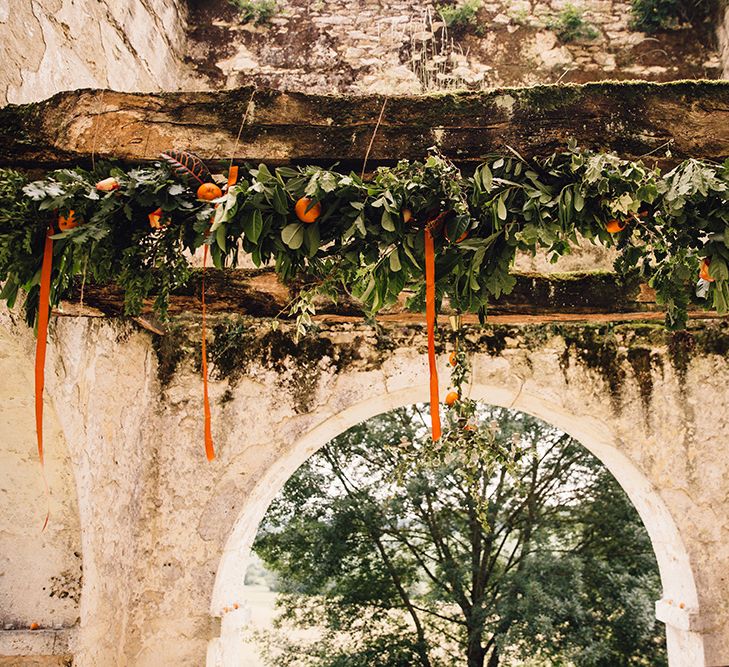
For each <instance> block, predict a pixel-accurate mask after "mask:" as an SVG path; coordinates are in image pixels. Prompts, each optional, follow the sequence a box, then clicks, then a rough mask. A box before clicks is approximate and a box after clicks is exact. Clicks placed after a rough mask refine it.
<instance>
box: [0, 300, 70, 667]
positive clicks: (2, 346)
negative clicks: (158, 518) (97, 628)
mask: <svg viewBox="0 0 729 667" xmlns="http://www.w3.org/2000/svg"><path fill="white" fill-rule="evenodd" d="M0 319H2V324H0V377H2V381H0V405H2V409H1V410H0V441H1V443H2V446H0V470H2V480H3V481H2V485H1V486H0V655H13V656H19V655H25V654H34V655H41V656H42V655H43V654H56V653H57V652H58V653H64V652H65V653H67V652H68V651H67V649H68V641H67V640H66V635H65V632H66V631H65V630H64V628H70V627H72V626H74V625H75V624H76V622H77V621H78V618H79V616H80V607H79V599H80V595H81V587H82V562H81V555H82V554H81V535H80V528H79V518H78V509H77V505H76V491H75V479H74V476H73V468H72V465H71V461H70V458H69V452H68V449H67V447H66V444H65V441H64V437H63V434H62V432H61V429H60V425H59V422H58V420H57V419H56V417H55V414H54V413H53V411H52V410H49V411H48V413H47V415H46V419H45V427H46V434H47V438H48V441H49V442H52V443H53V446H52V447H51V448H50V450H49V451H48V452H47V456H46V465H45V474H46V478H47V480H48V486H49V489H50V494H51V495H50V514H51V516H50V521H49V524H48V527H47V528H46V530H45V531H43V532H41V529H42V528H43V521H44V519H45V515H46V507H47V503H46V497H45V494H44V486H43V478H42V476H41V474H40V472H41V471H40V468H39V465H38V454H37V449H36V443H35V419H34V412H33V400H32V387H33V372H32V371H33V368H32V363H31V362H30V360H32V359H33V341H32V339H31V338H28V336H27V335H26V334H25V333H23V334H22V335H15V334H14V333H13V332H14V331H15V329H14V328H13V325H12V324H11V322H10V320H9V319H7V315H6V314H5V313H3V314H2V315H0ZM49 407H50V406H49ZM32 623H37V624H38V625H39V626H40V629H39V630H37V631H34V632H31V631H30V630H29V628H30V625H31V624H32ZM59 636H60V637H61V639H60V640H59ZM4 664H7V663H4ZM15 664H18V663H15ZM29 664H31V663H29Z"/></svg>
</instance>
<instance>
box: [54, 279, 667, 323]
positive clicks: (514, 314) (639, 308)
mask: <svg viewBox="0 0 729 667" xmlns="http://www.w3.org/2000/svg"><path fill="white" fill-rule="evenodd" d="M516 278H517V283H516V286H515V288H514V290H513V291H512V293H511V294H509V295H505V296H502V297H501V298H500V299H497V300H495V301H494V302H493V304H492V305H491V307H490V308H489V317H499V318H506V319H505V320H504V321H511V320H513V319H514V318H516V320H518V321H524V322H527V321H537V320H540V321H552V320H554V321H566V320H574V319H577V320H585V319H590V318H597V319H600V320H601V321H603V320H606V319H607V320H610V319H616V318H617V319H636V318H638V319H640V318H641V317H645V318H647V319H660V318H662V317H663V312H662V310H661V309H660V308H659V307H658V306H657V305H656V302H655V294H654V293H653V291H652V290H651V289H650V288H648V287H647V286H646V285H642V284H640V283H639V282H637V281H627V282H626V281H624V280H623V279H621V278H620V277H619V276H617V275H616V274H614V273H606V272H594V273H572V274H555V275H552V276H548V275H547V276H545V275H538V274H530V273H519V274H516ZM205 283H206V290H205V295H206V302H207V307H208V312H209V313H211V314H212V315H215V314H239V315H248V316H253V317H263V318H271V317H284V318H285V317H286V316H287V314H286V309H287V306H288V305H290V304H291V302H292V299H293V298H294V297H295V295H296V292H297V287H296V286H286V285H282V284H281V283H280V282H279V281H278V279H277V277H276V275H275V273H274V272H273V271H272V270H269V269H226V270H217V269H208V270H207V272H206V275H205ZM80 296H81V295H80V289H79V288H78V286H77V289H76V290H75V293H74V294H73V296H72V297H71V298H70V299H69V300H68V301H66V302H65V303H63V304H62V307H61V309H60V310H59V312H58V314H60V315H71V316H75V315H92V316H93V315H96V316H118V315H122V314H123V312H124V299H123V294H122V291H121V290H120V289H119V288H118V287H117V286H115V285H104V286H100V285H93V284H89V283H87V284H86V285H85V288H84V298H83V303H81V301H80ZM199 309H200V271H199V270H196V271H195V272H194V273H193V276H192V278H191V280H190V281H189V282H188V284H187V285H186V286H185V287H183V288H181V289H179V290H177V291H176V292H175V293H174V294H173V296H172V297H171V299H170V307H169V312H170V314H171V315H179V314H184V313H190V312H193V313H194V312H197V311H199ZM318 312H319V315H320V316H321V317H322V318H324V319H327V320H331V321H339V320H341V321H348V320H357V319H361V318H362V316H363V313H362V311H361V310H360V309H359V307H358V305H357V304H356V303H355V302H353V301H352V300H350V299H348V298H347V297H345V296H342V298H341V299H340V301H339V303H338V304H332V303H331V301H329V300H322V302H321V303H320V304H318ZM449 312H450V311H449V308H448V306H447V304H445V305H444V307H443V308H442V313H443V314H444V315H447V314H448V313H449ZM142 317H143V318H144V320H145V326H147V328H150V329H151V330H154V328H155V327H156V326H157V325H155V323H154V319H153V317H152V300H151V299H150V300H148V301H147V302H146V303H145V307H144V310H143V313H142ZM378 317H380V316H378ZM381 317H383V318H384V319H385V320H395V321H402V322H407V321H411V320H412V321H416V320H418V318H420V317H421V316H420V315H419V314H413V313H411V312H409V311H407V310H406V308H405V298H404V295H403V299H402V301H401V302H400V303H398V304H396V305H394V306H392V307H390V308H388V309H387V310H385V311H383V312H382V315H381ZM534 318H537V319H536V320H534Z"/></svg>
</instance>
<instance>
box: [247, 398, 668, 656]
mask: <svg viewBox="0 0 729 667" xmlns="http://www.w3.org/2000/svg"><path fill="white" fill-rule="evenodd" d="M419 416H420V415H419V411H418V407H417V406H414V407H411V408H404V409H400V410H395V411H393V412H390V413H387V414H384V415H381V416H379V417H377V418H374V419H371V420H369V421H367V422H365V423H362V424H360V425H358V426H356V427H354V428H352V429H350V430H349V431H347V432H346V433H344V434H342V435H341V436H339V437H338V438H336V439H334V440H332V441H331V442H330V443H329V444H327V445H326V446H325V447H324V448H323V449H322V450H320V452H318V453H317V454H316V455H314V456H313V457H312V458H311V459H309V461H307V463H305V464H304V465H303V466H302V467H301V468H300V469H299V470H298V471H297V473H296V474H295V475H294V476H293V477H292V478H291V479H290V480H289V482H288V483H287V484H286V486H285V487H284V489H283V491H282V492H281V494H280V495H279V496H278V497H277V499H276V500H275V501H274V503H273V504H272V505H271V507H270V509H269V510H268V513H267V514H266V517H265V519H264V521H263V523H262V525H261V529H260V531H259V534H258V537H257V539H256V543H255V547H254V548H255V550H256V552H257V553H258V554H259V556H260V557H261V558H262V559H263V560H264V562H265V563H266V564H267V567H269V568H270V569H272V570H273V571H274V572H275V573H276V574H277V576H278V577H279V581H280V582H281V583H280V585H281V588H282V591H283V594H282V596H281V598H280V603H279V604H280V608H281V615H280V623H281V625H282V627H285V626H286V625H287V624H293V625H294V626H298V627H318V628H321V631H322V636H321V637H320V638H318V639H317V641H315V642H311V643H305V642H292V641H290V640H289V641H288V642H287V641H286V640H285V637H282V636H281V635H280V634H279V635H275V636H269V637H268V645H269V650H268V654H269V657H270V658H271V659H272V660H274V659H275V664H277V665H290V664H296V665H312V666H316V667H345V666H346V667H360V666H361V667H365V666H366V667H379V666H382V667H385V666H387V667H399V666H400V665H402V666H403V667H405V666H406V665H407V666H408V667H410V666H412V665H421V666H422V667H440V666H445V665H461V664H464V663H467V664H468V667H483V666H484V665H488V667H496V666H497V665H499V664H510V663H513V662H515V661H519V660H525V659H529V658H534V657H537V658H538V659H539V661H540V662H539V664H550V663H552V664H564V663H565V662H571V663H573V664H577V665H585V666H588V665H590V666H593V665H594V666H596V667H598V666H599V667H603V666H605V667H607V666H608V665H610V666H611V667H612V666H616V665H617V666H621V665H625V666H629V665H642V664H651V665H657V664H662V663H665V649H664V645H663V637H662V632H661V629H659V628H658V627H656V623H655V618H654V616H653V612H652V601H653V600H654V599H656V597H657V596H659V581H658V575H657V567H656V563H655V558H654V556H653V552H652V549H651V545H650V541H649V539H648V536H647V534H646V532H645V529H644V528H643V526H642V524H641V522H640V519H639V518H638V516H637V514H636V512H635V510H634V508H633V507H632V505H631V504H630V502H629V501H628V499H627V498H626V496H625V494H624V493H623V492H622V490H621V489H620V487H619V486H618V485H617V483H616V482H615V480H614V479H613V478H612V477H611V475H610V474H609V473H608V472H607V471H606V470H605V469H604V468H603V467H602V465H601V464H600V463H599V462H598V461H597V460H596V459H594V457H592V456H591V455H590V454H589V453H588V452H587V451H586V450H585V449H584V448H583V447H582V446H581V445H579V444H578V443H577V442H575V441H574V440H572V439H571V438H570V437H569V436H567V435H565V434H564V433H561V432H559V431H557V430H555V429H553V428H550V427H548V426H547V425H545V424H544V423H542V422H540V421H538V420H536V419H533V418H531V417H529V416H527V415H524V414H522V413H514V412H511V411H508V410H502V409H490V410H481V411H480V413H479V414H478V418H479V420H480V428H481V429H484V430H486V431H487V432H488V433H490V434H491V440H490V441H487V442H491V445H489V447H494V448H498V449H499V451H509V452H511V453H512V454H513V456H511V457H510V461H511V462H510V463H508V464H506V465H502V464H494V463H493V460H494V459H493V457H488V456H483V457H482V456H480V455H478V454H477V453H475V452H474V451H473V450H467V449H465V450H464V449H456V450H450V451H446V453H445V454H444V455H443V456H440V457H435V458H434V457H433V456H429V455H428V454H427V453H428V452H432V451H433V447H434V445H433V443H431V442H430V441H429V440H428V430H427V428H426V427H425V423H424V421H422V420H421V419H419ZM464 471H465V472H464Z"/></svg>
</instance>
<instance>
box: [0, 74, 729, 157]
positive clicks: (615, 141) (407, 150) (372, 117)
mask: <svg viewBox="0 0 729 667" xmlns="http://www.w3.org/2000/svg"><path fill="white" fill-rule="evenodd" d="M384 101H385V99H384V98H383V97H379V96H363V97H357V96H337V95H332V96H324V95H306V94H302V93H292V92H282V91H271V90H256V91H254V90H253V89H252V88H239V89H236V90H222V91H214V92H210V91H206V92H178V93H119V92H114V91H109V90H105V91H99V90H77V91H72V92H65V93H59V94H58V95H55V96H54V97H52V98H50V99H49V100H46V101H44V102H39V103H35V104H26V105H19V106H16V105H9V106H6V107H4V108H2V109H0V166H21V167H32V166H37V167H41V168H48V167H51V166H57V165H69V164H78V163H81V164H87V163H89V162H90V161H91V159H92V157H95V158H96V159H98V158H114V159H119V160H123V161H130V162H139V161H145V160H149V159H154V158H155V157H156V156H157V154H158V153H159V152H160V151H162V150H165V149H169V148H188V149H190V150H194V151H196V152H198V153H199V154H201V155H202V156H204V157H206V158H208V159H220V160H221V161H222V160H225V159H229V158H230V157H231V156H233V157H235V159H236V160H250V161H266V162H268V163H271V164H284V163H297V162H298V163H301V162H312V163H319V164H331V163H332V162H335V161H340V162H342V163H343V164H344V166H345V167H346V166H355V165H361V160H362V158H363V156H364V154H365V151H366V148H367V145H368V143H369V141H370V139H371V137H372V133H373V131H374V126H375V123H376V121H377V117H378V115H379V113H380V110H381V108H382V105H383V103H384ZM246 112H248V114H247V116H246ZM244 118H246V123H245V125H244V126H243V127H242V131H241V135H240V141H238V142H236V137H237V135H238V131H239V129H240V128H241V123H242V121H243V119H244ZM569 138H573V139H575V140H576V141H577V143H578V144H579V145H580V146H584V147H588V148H592V149H599V150H611V151H615V152H617V153H618V154H620V155H621V156H624V157H626V158H638V157H642V156H646V154H649V158H650V159H654V158H659V159H664V156H665V148H666V147H670V150H671V154H672V157H671V158H670V159H669V161H670V160H674V161H675V160H678V159H683V158H686V157H701V158H714V159H723V158H725V157H727V156H729V82H728V81H679V82H674V83H666V84H654V83H645V82H608V83H593V84H586V85H550V86H535V87H531V88H511V89H499V90H492V91H486V92H463V93H439V94H433V95H428V96H410V97H393V98H388V100H387V106H386V108H385V111H384V114H383V119H382V124H381V125H380V127H379V129H378V131H377V135H376V138H375V141H374V144H373V147H372V153H371V155H370V162H369V164H370V165H372V166H374V165H376V164H384V163H392V162H394V161H396V160H399V159H403V158H409V159H416V158H422V157H423V156H424V155H425V154H426V152H427V150H428V148H429V147H431V146H438V147H439V148H440V149H441V150H442V151H443V152H444V153H445V154H446V155H448V156H449V157H451V158H453V159H454V160H456V161H458V162H460V163H464V164H467V163H472V162H475V161H479V160H481V159H482V158H483V157H484V156H485V155H487V154H488V153H490V152H494V151H502V150H505V148H506V146H511V147H513V148H514V149H516V150H518V151H520V152H521V153H523V154H524V155H526V156H534V155H542V156H543V155H547V154H550V153H552V152H553V151H554V150H557V149H561V148H564V146H565V144H566V142H567V140H568V139H569Z"/></svg>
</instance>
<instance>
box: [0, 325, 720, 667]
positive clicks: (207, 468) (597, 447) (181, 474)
mask: <svg viewBox="0 0 729 667" xmlns="http://www.w3.org/2000/svg"><path fill="white" fill-rule="evenodd" d="M0 324H1V325H2V326H0V336H2V342H3V346H2V348H1V349H2V350H3V351H5V350H6V349H9V348H7V347H6V345H5V341H7V340H11V341H15V343H14V346H15V348H17V349H20V350H27V351H30V350H31V348H32V341H33V336H32V332H30V331H28V330H27V329H25V328H24V327H23V326H22V325H19V324H18V325H15V324H13V323H12V322H11V321H9V320H3V321H2V322H1V323H0ZM220 324H221V321H213V322H211V328H212V329H213V330H216V327H217V325H220ZM242 324H243V325H244V327H243V329H242V333H239V334H238V335H239V336H240V340H239V341H238V343H239V344H237V345H230V344H227V345H226V346H225V350H227V352H225V354H223V356H221V357H217V358H218V359H219V363H218V365H217V366H215V367H213V368H212V369H211V370H212V383H211V397H212V401H213V431H214V439H215V443H216V451H217V458H216V460H215V461H213V462H212V463H208V462H206V460H205V455H204V447H203V437H202V403H201V381H200V376H199V368H197V364H198V363H199V361H196V359H199V357H198V356H197V355H198V354H199V344H198V341H199V333H200V330H199V321H196V320H195V319H188V318H183V319H178V320H176V321H175V322H173V326H172V327H171V331H170V333H169V334H167V336H166V337H162V338H159V337H153V336H152V335H151V334H150V333H149V332H146V331H142V330H139V329H137V328H136V327H135V326H134V325H131V324H129V323H125V322H118V321H114V320H93V319H84V318H59V319H57V320H55V322H54V327H53V331H52V335H51V338H50V345H49V358H48V365H47V375H48V376H47V389H48V392H47V399H48V405H49V409H52V411H53V412H55V415H56V417H55V419H57V423H58V425H59V430H58V431H55V430H51V431H50V432H49V437H48V443H47V448H48V452H49V456H59V454H60V453H61V452H63V451H64V447H67V451H68V456H69V460H70V467H71V469H72V470H73V478H74V480H75V487H76V491H75V494H76V497H77V507H78V513H77V514H76V515H75V516H74V513H66V514H60V515H57V516H55V517H54V518H53V522H54V523H53V524H52V525H54V526H55V527H56V528H55V529H58V530H71V532H73V530H74V528H73V526H74V522H75V521H78V522H79V523H80V529H81V536H82V540H81V542H82V554H83V572H84V576H83V582H82V596H81V606H80V609H79V614H80V622H79V624H78V626H77V628H76V629H75V636H74V637H73V638H72V640H71V641H70V645H71V646H72V653H73V655H74V664H76V665H77V666H78V667H92V666H93V667H95V666H97V665H117V664H126V665H129V666H130V667H146V666H150V667H152V666H154V667H157V666H158V665H160V664H170V665H171V664H175V665H181V666H184V665H190V666H192V665H194V666H196V667H199V666H200V665H202V664H203V662H204V661H205V656H206V654H207V656H208V657H207V660H208V663H207V664H208V665H209V666H211V667H212V666H214V665H223V666H225V667H228V666H232V665H238V664H240V662H239V660H237V653H236V650H237V649H236V647H237V641H238V638H239V636H240V632H241V631H242V628H243V623H244V618H243V616H242V615H241V614H234V613H225V608H226V607H227V608H231V607H233V606H234V604H235V602H239V603H243V602H244V600H243V599H241V595H242V594H243V584H244V577H243V574H244V572H245V567H246V562H247V553H248V547H249V545H250V540H252V538H253V535H255V530H256V527H257V523H258V520H260V517H261V516H262V515H263V513H264V512H265V509H266V506H267V504H268V502H269V501H270V499H271V498H272V497H273V496H274V495H275V494H276V492H277V491H278V489H280V488H281V486H282V485H283V483H284V482H285V481H286V479H287V478H288V476H289V475H290V474H291V473H292V472H293V470H295V468H296V466H298V465H299V464H300V463H301V462H302V461H303V460H305V459H306V458H307V457H308V456H309V455H310V454H311V453H313V452H314V451H316V449H317V448H318V447H320V446H322V445H323V444H324V443H325V442H326V441H327V440H328V439H330V438H331V437H333V436H335V435H337V434H338V433H341V432H342V431H343V430H345V429H346V428H348V427H349V426H351V425H353V424H354V423H356V422H358V421H360V420H362V419H366V418H367V417H369V416H373V415H374V414H377V413H379V412H383V411H385V410H388V409H392V408H393V407H396V406H398V405H403V404H405V403H408V402H413V401H420V400H425V398H426V396H427V361H426V345H425V337H424V332H423V329H422V327H421V326H418V325H407V326H406V325H387V326H384V327H383V328H382V329H380V330H379V331H377V330H375V329H374V328H372V327H368V326H365V325H351V324H349V325H330V326H325V327H324V328H323V329H322V330H321V332H320V333H319V335H314V336H311V337H308V338H306V339H304V340H303V341H302V342H301V343H300V344H299V346H298V347H297V346H295V345H294V343H293V341H292V340H291V338H290V333H288V332H287V331H285V330H279V331H278V332H272V330H271V327H270V325H269V324H268V323H267V322H266V321H260V320H259V321H256V320H243V321H242ZM227 342H228V343H229V342H230V341H227ZM468 346H469V348H470V349H471V350H472V353H473V357H472V360H473V363H474V378H473V388H472V392H473V394H472V395H473V396H474V398H478V399H480V400H484V401H487V402H489V403H492V404H496V405H507V406H508V405H512V406H513V407H515V408H516V409H520V410H524V411H526V412H529V413H531V414H534V415H536V416H538V417H541V418H543V419H546V420H547V421H549V422H550V423H552V424H554V425H555V426H557V427H558V428H561V429H562V430H565V431H567V432H569V433H570V434H571V435H573V436H574V437H576V438H577V439H578V440H580V442H582V443H583V444H584V445H585V446H587V447H588V448H589V449H590V450H591V451H592V452H593V453H595V454H596V455H597V456H598V458H600V459H601V460H602V461H603V462H604V463H605V464H606V465H607V466H608V467H609V468H610V469H611V471H612V472H613V473H614V474H615V476H616V478H617V479H618V480H619V481H620V483H621V484H622V485H623V486H624V488H625V489H626V491H627V492H628V494H629V496H630V497H631V500H632V501H633V502H634V503H635V505H636V507H637V508H638V511H639V512H640V514H641V516H642V518H643V520H644V522H645V524H646V527H647V529H648V531H649V534H650V535H651V539H652V541H653V545H654V548H655V550H656V555H657V559H658V562H659V567H660V568H661V577H662V583H663V599H662V600H661V601H660V602H659V604H658V607H657V611H658V614H659V618H660V619H661V620H663V621H664V622H665V623H666V624H667V629H668V635H669V650H670V651H671V652H672V659H673V660H674V661H675V662H673V663H672V664H675V665H677V666H679V667H684V666H685V667H702V666H703V665H708V666H715V665H726V664H729V605H728V604H727V600H726V596H725V591H726V588H727V581H726V576H727V571H728V570H727V567H726V564H727V562H729V513H728V512H729V510H728V509H727V503H726V489H727V488H728V487H729V458H728V457H726V456H725V455H724V449H725V448H726V442H727V438H728V437H729V425H727V422H726V406H725V391H724V388H725V386H726V384H727V383H729V366H728V365H727V357H726V351H727V349H729V331H727V327H726V325H722V324H708V323H706V324H704V325H702V326H699V327H698V328H696V329H694V330H693V331H692V332H691V333H689V334H666V333H665V332H664V331H663V329H662V328H661V327H657V326H651V325H616V326H615V327H613V328H611V329H610V330H608V329H607V328H598V327H589V326H584V325H539V326H528V327H491V328H487V329H485V330H478V329H476V328H474V329H473V330H472V331H471V332H470V335H469V344H468ZM15 348H14V349H15ZM216 349H217V348H216V344H215V343H214V342H213V341H211V353H212V354H213V355H214V354H215V353H216ZM443 351H444V348H443V347H441V352H443ZM445 359H446V355H445V354H441V355H440V360H441V362H442V366H441V369H440V370H441V373H442V375H441V381H442V388H443V389H444V388H445V387H446V385H447V378H448V375H447V372H446V364H445ZM120 360H123V363H120ZM6 366H7V368H8V369H10V368H11V367H16V369H17V370H16V372H20V373H23V374H29V373H31V372H32V355H31V354H29V353H28V354H11V355H9V356H8V357H7V359H6V362H5V365H4V366H3V368H4V369H5V367H6ZM3 386H5V387H9V388H8V391H10V390H12V394H13V396H14V397H15V399H14V400H16V401H20V402H21V403H22V405H23V409H24V410H26V411H27V412H30V411H31V406H32V403H31V397H32V386H31V385H30V383H28V384H18V385H15V384H12V385H7V384H3ZM18 428H20V431H21V432H22V433H23V434H24V435H22V438H27V441H26V442H25V445H24V449H23V451H24V452H25V454H23V456H25V457H28V458H30V459H32V457H33V445H32V441H31V440H32V438H28V434H27V429H25V428H24V427H21V426H20V425H19V426H18V427H16V426H14V425H13V424H12V423H6V424H4V425H3V431H2V432H3V437H4V438H8V437H15V435H14V434H15V432H16V430H17V429H18ZM19 437H20V436H19ZM64 442H65V443H67V445H65V446H64V444H63V443H64ZM13 456H16V457H17V456H19V455H17V454H14V455H13ZM36 481H37V480H36ZM10 489H11V494H13V493H14V494H20V497H21V498H24V499H25V500H24V502H25V503H26V504H27V505H28V506H33V503H34V501H35V503H36V504H38V503H40V502H41V499H42V490H41V487H39V485H38V484H37V483H36V484H35V485H34V486H32V487H31V486H30V485H29V487H28V491H27V497H26V496H23V495H22V494H23V493H26V492H25V491H23V490H22V489H18V487H17V485H16V484H12V485H10ZM54 495H55V493H54ZM72 495H73V494H71V496H72ZM30 514H32V517H30ZM30 514H29V517H30V518H32V519H35V518H37V516H36V515H37V514H38V512H37V511H35V512H32V513H30ZM75 517H78V518H75ZM28 521H29V519H28V518H25V517H17V518H16V519H14V520H13V521H12V522H10V523H11V524H12V525H13V526H14V527H13V530H15V531H18V530H26V531H28V532H31V533H32V525H31V524H32V523H33V521H30V523H29V524H28V526H29V527H28V526H25V523H27V522H28ZM18 522H20V524H21V525H20V526H17V525H16V524H17V523H18ZM24 526H25V527H24ZM35 539H39V538H37V537H36V538H35ZM61 546H62V545H61V544H60V543H59V548H60V547H61ZM65 548H67V549H69V550H70V549H72V548H73V546H72V545H70V544H69V545H68V546H67V547H65ZM38 563H39V566H42V567H47V564H46V562H45V559H40V558H39V559H38ZM43 585H44V584H43V580H42V578H38V579H37V580H33V581H30V582H28V583H27V584H26V582H25V581H23V579H22V577H20V576H18V575H17V574H16V576H14V577H12V578H11V579H10V580H9V581H7V582H6V583H5V586H6V596H8V599H10V600H19V602H18V603H17V604H22V601H21V600H20V598H21V593H22V594H25V595H30V596H35V599H37V600H38V604H39V605H41V606H40V607H39V610H44V609H45V607H43V606H42V605H43V604H45V605H50V604H54V601H53V600H48V599H45V600H44V595H46V593H44V592H43V591H42V590H41V588H42V586H43ZM20 664H23V663H22V662H21V663H20Z"/></svg>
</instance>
